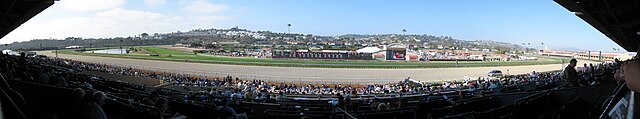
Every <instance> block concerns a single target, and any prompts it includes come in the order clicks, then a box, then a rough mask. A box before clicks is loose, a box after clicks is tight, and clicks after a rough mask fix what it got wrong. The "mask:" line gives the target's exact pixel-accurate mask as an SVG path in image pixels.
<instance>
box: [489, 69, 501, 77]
mask: <svg viewBox="0 0 640 119" xmlns="http://www.w3.org/2000/svg"><path fill="white" fill-rule="evenodd" d="M487 76H489V77H498V76H502V71H500V70H497V69H494V70H491V71H489V73H488V74H487Z"/></svg>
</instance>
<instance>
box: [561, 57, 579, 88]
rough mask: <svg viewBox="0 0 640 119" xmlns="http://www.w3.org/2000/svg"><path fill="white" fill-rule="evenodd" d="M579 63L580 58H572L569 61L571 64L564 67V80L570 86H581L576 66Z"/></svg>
mask: <svg viewBox="0 0 640 119" xmlns="http://www.w3.org/2000/svg"><path fill="white" fill-rule="evenodd" d="M577 63H578V60H576V59H571V61H569V65H567V67H566V68H564V82H565V83H566V84H567V86H569V87H579V86H580V83H578V72H577V71H576V68H575V67H576V64H577Z"/></svg>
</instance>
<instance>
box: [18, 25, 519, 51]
mask: <svg viewBox="0 0 640 119" xmlns="http://www.w3.org/2000/svg"><path fill="white" fill-rule="evenodd" d="M216 42H238V43H240V44H243V45H264V46H271V45H294V44H295V45H307V46H326V45H345V46H353V47H364V46H372V45H384V44H390V43H402V44H407V45H412V46H415V47H420V48H443V49H463V48H467V49H493V50H505V51H508V50H519V49H523V47H521V46H519V45H516V44H511V43H505V42H496V41H487V40H475V41H469V40H460V39H455V38H453V37H451V36H434V35H427V34H424V35H413V34H411V35H401V34H376V35H368V34H345V35H339V36H316V35H313V34H287V33H276V32H271V31H251V30H247V29H240V28H237V27H234V28H230V29H194V30H191V31H186V32H181V31H176V32H171V33H153V34H149V33H141V34H138V35H135V36H133V37H114V38H100V39H95V38H79V37H68V38H65V39H34V40H31V41H25V42H14V43H12V44H11V48H12V49H18V50H50V49H55V48H56V47H57V48H62V47H66V46H72V45H78V46H84V47H105V46H120V45H125V46H140V45H170V44H176V43H182V44H192V43H197V44H212V43H216Z"/></svg>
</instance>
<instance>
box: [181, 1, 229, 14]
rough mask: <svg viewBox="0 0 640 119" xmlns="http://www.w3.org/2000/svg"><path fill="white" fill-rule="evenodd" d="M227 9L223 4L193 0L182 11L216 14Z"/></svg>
mask: <svg viewBox="0 0 640 119" xmlns="http://www.w3.org/2000/svg"><path fill="white" fill-rule="evenodd" d="M227 9H229V6H227V4H224V3H211V2H209V1H206V0H195V1H192V2H190V3H188V4H187V5H186V6H185V7H184V10H186V11H188V12H195V13H217V12H221V11H224V10H227Z"/></svg>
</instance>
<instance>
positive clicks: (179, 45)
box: [173, 43, 184, 47]
mask: <svg viewBox="0 0 640 119" xmlns="http://www.w3.org/2000/svg"><path fill="white" fill-rule="evenodd" d="M173 47H184V44H182V43H176V44H173Z"/></svg>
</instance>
